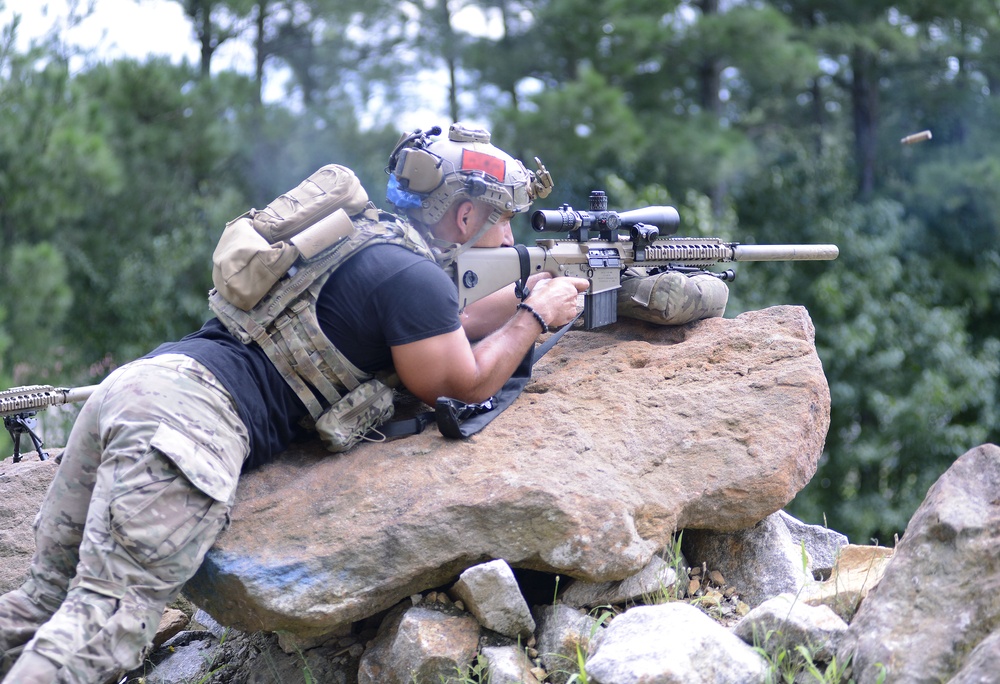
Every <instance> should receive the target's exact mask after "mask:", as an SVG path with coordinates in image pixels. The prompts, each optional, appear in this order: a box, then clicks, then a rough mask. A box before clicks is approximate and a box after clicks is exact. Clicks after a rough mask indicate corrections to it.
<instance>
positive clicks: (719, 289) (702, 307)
mask: <svg viewBox="0 0 1000 684" xmlns="http://www.w3.org/2000/svg"><path fill="white" fill-rule="evenodd" d="M728 301H729V287H728V286H727V285H726V283H725V282H724V281H722V280H720V279H718V278H716V277H715V276H711V275H706V274H698V275H686V274H684V273H678V272H677V271H666V272H664V273H659V274H657V275H652V276H645V275H641V272H639V271H630V272H629V273H627V274H626V277H624V278H622V286H621V289H620V290H618V315H619V316H627V317H629V318H637V319H639V320H641V321H649V322H650V323H658V324H660V325H683V324H685V323H690V322H692V321H698V320H701V319H702V318H713V317H717V316H721V315H722V314H724V313H725V312H726V303H727V302H728Z"/></svg>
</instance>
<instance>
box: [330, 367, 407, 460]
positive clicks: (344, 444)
mask: <svg viewBox="0 0 1000 684" xmlns="http://www.w3.org/2000/svg"><path fill="white" fill-rule="evenodd" d="M394 410H395V408H394V406H393V404H392V388H390V387H388V386H387V385H385V384H384V383H382V382H381V381H379V380H369V381H367V382H363V383H361V384H360V385H358V386H357V387H355V388H354V389H353V390H351V391H350V392H348V393H347V394H345V395H344V396H343V397H342V398H341V400H340V401H338V402H337V403H335V404H334V405H333V406H331V407H330V408H328V409H327V410H326V411H325V412H324V413H323V415H321V416H320V417H319V418H317V419H316V432H317V433H319V436H320V439H322V440H323V444H324V445H325V446H326V448H327V449H328V450H329V451H332V452H334V453H339V452H341V451H347V450H348V449H350V448H351V447H352V446H354V445H355V444H357V443H358V442H360V441H361V440H363V439H365V435H366V434H367V433H368V432H369V430H371V429H372V428H375V427H378V426H379V425H381V424H382V423H384V422H385V421H387V420H389V419H390V418H392V414H393V411H394Z"/></svg>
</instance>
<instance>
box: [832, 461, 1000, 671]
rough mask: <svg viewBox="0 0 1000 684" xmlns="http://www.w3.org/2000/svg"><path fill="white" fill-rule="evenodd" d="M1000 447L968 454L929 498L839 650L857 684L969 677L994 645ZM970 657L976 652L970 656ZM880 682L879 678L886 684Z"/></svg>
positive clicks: (999, 613)
mask: <svg viewBox="0 0 1000 684" xmlns="http://www.w3.org/2000/svg"><path fill="white" fill-rule="evenodd" d="M998 559H1000V447H997V446H996V445H993V444H987V445H984V446H980V447H976V448H975V449H972V450H971V451H969V452H967V453H966V454H965V455H963V456H962V457H961V458H959V459H958V460H957V461H955V463H954V464H953V465H952V466H951V468H949V469H948V471H947V472H945V473H944V474H943V475H942V476H941V477H940V478H939V479H938V481H937V482H936V483H935V484H934V486H933V487H931V489H930V491H928V493H927V496H926V497H925V498H924V501H923V503H922V504H920V507H919V508H918V509H917V512H916V513H914V515H913V517H912V518H910V522H909V524H908V525H907V527H906V533H905V534H904V535H903V538H902V540H901V541H900V542H899V545H898V546H897V547H896V550H895V554H894V555H893V557H892V560H890V561H889V563H888V565H887V566H886V568H885V574H884V575H883V577H882V580H881V582H880V583H879V584H878V586H876V587H875V588H874V589H873V590H872V591H871V592H870V593H869V594H868V597H867V598H866V599H865V600H864V602H863V603H862V604H861V607H860V609H859V610H858V612H857V615H855V617H854V620H853V621H852V622H851V626H850V628H849V629H848V630H847V635H846V638H845V640H844V642H843V643H842V645H841V648H840V652H839V653H838V660H840V661H841V662H846V660H847V658H849V657H853V661H852V665H853V668H854V672H855V677H856V680H857V681H858V682H859V683H860V684H868V683H870V682H878V681H885V682H887V683H891V682H907V683H908V684H917V683H921V682H926V683H927V684H930V683H931V682H946V681H948V680H949V679H951V678H952V677H953V676H955V675H956V673H958V672H959V670H961V671H962V676H961V677H958V678H957V679H958V681H964V682H968V681H997V679H996V677H997V672H996V670H993V671H992V675H991V676H990V677H989V678H987V679H975V677H974V674H975V673H978V672H982V671H984V668H986V667H988V663H989V662H991V661H992V662H994V663H995V662H997V661H998V659H997V658H996V657H995V656H993V655H990V654H991V653H993V652H994V651H993V649H995V648H996V647H997V645H998V644H1000V640H998V638H997V636H996V635H997V634H998V633H1000V629H998V627H997V626H998V625H1000V573H998ZM970 654H972V655H970ZM883 678H884V679H883Z"/></svg>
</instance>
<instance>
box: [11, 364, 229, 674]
mask: <svg viewBox="0 0 1000 684" xmlns="http://www.w3.org/2000/svg"><path fill="white" fill-rule="evenodd" d="M248 450H249V439H248V436H247V431H246V428H245V426H244V425H243V423H242V421H241V420H240V417H239V415H238V414H237V411H236V408H235V405H234V404H233V401H232V398H231V397H230V395H229V394H228V393H227V392H226V390H225V389H224V388H223V387H222V385H221V384H219V382H218V380H217V379H216V378H215V377H214V376H213V375H212V374H211V373H210V372H209V371H208V369H206V368H205V367H204V366H202V365H201V364H200V363H198V362H196V361H194V360H192V359H190V358H188V357H185V356H181V355H165V356H159V357H155V358H152V359H143V360H139V361H136V362H133V363H131V364H129V365H127V366H125V367H123V368H120V369H118V370H117V371H115V372H114V373H112V374H111V375H110V376H109V377H108V378H107V380H105V381H104V382H103V383H102V384H101V386H100V387H99V388H98V389H97V391H96V392H95V393H94V395H93V396H92V397H91V398H90V399H89V400H88V401H87V403H86V404H85V405H84V407H83V410H82V411H81V413H80V416H79V418H78V419H77V422H76V424H75V425H74V427H73V431H72V433H71V434H70V438H69V440H68V444H67V445H66V449H65V451H64V452H63V458H62V463H61V464H60V466H59V469H58V471H57V473H56V476H55V479H54V480H53V482H52V485H51V486H50V488H49V491H48V493H47V494H46V497H45V500H44V502H43V504H42V508H41V510H40V511H39V514H38V517H37V518H36V520H35V540H36V550H35V555H34V557H33V559H32V562H31V570H30V573H29V577H28V580H27V581H26V582H25V583H24V584H23V585H22V586H21V587H19V588H18V589H15V590H14V591H11V592H9V593H7V594H5V595H4V596H2V597H0V659H2V657H3V656H4V655H6V656H8V658H7V660H8V662H9V661H10V660H13V658H14V657H16V656H17V654H18V652H19V651H20V650H21V646H22V644H23V645H24V646H23V653H21V654H20V657H19V658H18V659H17V661H16V662H15V663H14V665H13V668H12V669H11V670H10V672H9V673H8V674H7V677H6V678H4V680H3V684H15V683H16V684H28V683H30V684H41V683H43V682H44V683H45V684H49V683H50V682H60V683H63V682H66V683H69V682H72V683H74V684H83V683H87V684H99V683H102V682H104V681H105V680H107V679H108V677H111V676H113V675H114V674H115V673H116V672H118V671H120V670H123V669H131V668H134V667H137V666H138V665H139V664H141V662H142V659H143V657H144V656H145V652H146V650H147V649H148V646H149V644H150V643H151V642H152V639H153V637H154V636H155V634H156V628H157V626H158V624H159V620H160V616H161V614H162V612H163V609H164V607H165V605H166V604H167V603H169V602H170V601H172V600H173V599H174V598H175V597H176V596H177V594H178V593H179V592H180V589H181V588H182V587H183V585H184V583H185V582H186V581H187V580H188V579H190V578H191V576H192V575H193V574H194V573H195V571H196V570H197V569H198V567H199V566H200V565H201V562H202V559H203V558H204V556H205V553H206V552H207V551H208V549H209V547H211V545H212V543H213V542H214V540H215V538H216V536H217V535H218V533H219V532H220V531H221V530H222V529H223V527H224V526H225V524H226V522H227V520H228V514H229V509H230V507H231V505H232V502H233V499H234V496H235V491H236V483H237V480H238V479H239V473H240V469H241V467H242V464H243V460H244V458H245V457H246V455H247V453H248Z"/></svg>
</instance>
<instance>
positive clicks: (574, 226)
mask: <svg viewBox="0 0 1000 684" xmlns="http://www.w3.org/2000/svg"><path fill="white" fill-rule="evenodd" d="M590 205H591V206H590V211H575V210H574V209H573V208H572V207H571V206H569V205H568V204H564V205H562V206H561V207H559V208H558V209H540V210H538V211H536V212H535V213H533V214H532V215H531V227H532V228H533V229H534V230H535V231H536V232H539V233H571V232H574V231H583V232H584V233H587V232H590V231H595V232H598V233H606V232H610V231H615V230H620V229H626V230H627V229H631V228H633V227H635V226H637V225H639V224H644V225H647V226H656V227H657V228H658V229H659V235H673V234H674V233H676V232H677V226H678V225H679V224H680V221H681V219H680V216H679V215H678V214H677V210H676V209H674V208H673V207H668V206H654V207H645V208H643V209H632V210H631V211H623V212H620V213H619V212H617V211H611V210H609V209H608V208H607V198H606V197H605V196H604V193H603V192H600V191H599V190H595V191H594V192H592V193H590Z"/></svg>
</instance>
